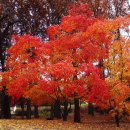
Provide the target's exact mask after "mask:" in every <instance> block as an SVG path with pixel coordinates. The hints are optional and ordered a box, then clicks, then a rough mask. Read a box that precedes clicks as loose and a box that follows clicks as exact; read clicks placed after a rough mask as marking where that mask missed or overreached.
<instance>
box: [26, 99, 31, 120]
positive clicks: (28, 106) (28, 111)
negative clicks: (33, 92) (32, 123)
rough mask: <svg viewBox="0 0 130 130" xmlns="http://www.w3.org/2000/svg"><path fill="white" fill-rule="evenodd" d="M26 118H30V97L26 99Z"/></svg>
mask: <svg viewBox="0 0 130 130" xmlns="http://www.w3.org/2000/svg"><path fill="white" fill-rule="evenodd" d="M27 119H31V99H27Z"/></svg>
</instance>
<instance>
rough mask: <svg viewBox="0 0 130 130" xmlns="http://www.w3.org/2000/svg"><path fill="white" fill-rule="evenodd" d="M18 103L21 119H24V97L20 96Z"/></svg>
mask: <svg viewBox="0 0 130 130" xmlns="http://www.w3.org/2000/svg"><path fill="white" fill-rule="evenodd" d="M20 105H21V109H22V113H21V116H22V119H24V114H25V111H24V105H25V99H24V98H21V100H20Z"/></svg>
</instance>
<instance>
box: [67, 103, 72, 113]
mask: <svg viewBox="0 0 130 130" xmlns="http://www.w3.org/2000/svg"><path fill="white" fill-rule="evenodd" d="M68 112H69V113H70V112H72V108H71V102H70V103H69V109H68Z"/></svg>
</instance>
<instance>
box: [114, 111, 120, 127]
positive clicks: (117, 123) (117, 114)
mask: <svg viewBox="0 0 130 130" xmlns="http://www.w3.org/2000/svg"><path fill="white" fill-rule="evenodd" d="M115 122H116V125H117V127H119V123H120V118H119V112H118V111H116V115H115Z"/></svg>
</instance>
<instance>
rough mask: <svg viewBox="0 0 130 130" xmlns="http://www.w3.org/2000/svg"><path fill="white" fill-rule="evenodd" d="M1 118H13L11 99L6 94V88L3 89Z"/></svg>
mask: <svg viewBox="0 0 130 130" xmlns="http://www.w3.org/2000/svg"><path fill="white" fill-rule="evenodd" d="M1 97H2V98H1V118H4V119H9V118H11V113H10V97H9V96H8V95H7V94H6V87H3V90H2V95H1Z"/></svg>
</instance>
